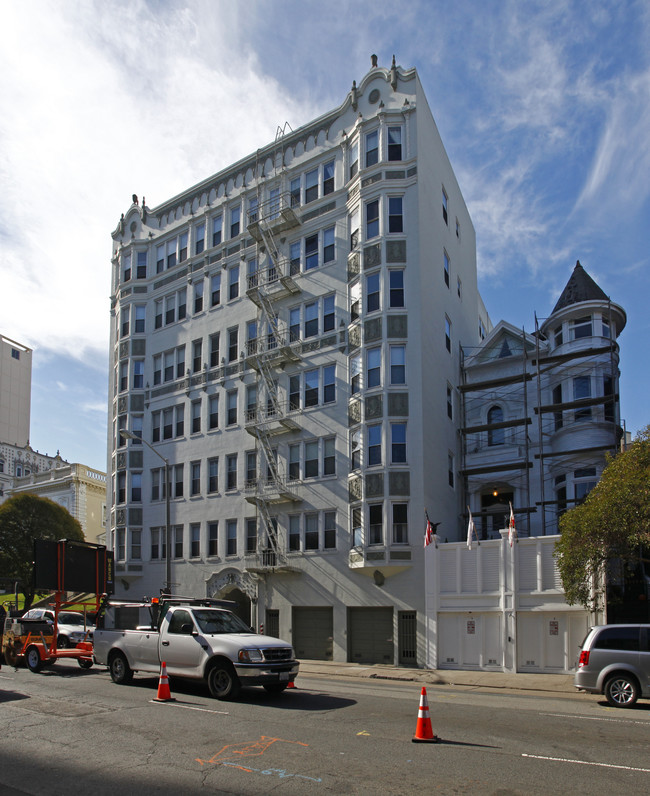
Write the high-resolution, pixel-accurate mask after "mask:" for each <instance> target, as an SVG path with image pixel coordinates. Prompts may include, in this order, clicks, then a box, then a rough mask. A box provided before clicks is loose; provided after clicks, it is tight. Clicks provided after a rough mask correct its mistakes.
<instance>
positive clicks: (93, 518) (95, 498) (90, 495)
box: [11, 459, 106, 544]
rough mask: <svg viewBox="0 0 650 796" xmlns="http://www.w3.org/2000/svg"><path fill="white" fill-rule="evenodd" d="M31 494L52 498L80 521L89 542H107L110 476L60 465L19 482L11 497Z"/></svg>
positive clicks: (14, 483)
mask: <svg viewBox="0 0 650 796" xmlns="http://www.w3.org/2000/svg"><path fill="white" fill-rule="evenodd" d="M24 492H28V493H30V494H32V495H38V496H39V497H44V498H49V499H50V500H53V501H54V502H55V503H58V504H59V505H60V506H63V508H65V509H67V510H68V511H69V512H70V514H72V516H73V517H74V518H75V519H77V520H79V523H80V524H81V529H82V530H83V532H84V536H85V538H86V541H87V542H92V543H93V544H103V543H104V541H105V515H106V474H105V473H102V472H100V471H99V470H93V469H92V468H91V467H86V465H85V464H68V463H67V462H64V461H63V460H61V459H59V463H58V464H57V465H56V466H55V467H52V468H51V469H48V470H45V471H43V472H36V471H33V472H30V473H29V474H27V475H23V476H22V477H19V478H15V479H14V481H13V488H12V489H11V495H17V494H21V493H24Z"/></svg>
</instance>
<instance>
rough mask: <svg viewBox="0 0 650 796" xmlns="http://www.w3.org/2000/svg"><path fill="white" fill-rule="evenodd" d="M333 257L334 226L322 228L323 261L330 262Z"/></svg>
mask: <svg viewBox="0 0 650 796" xmlns="http://www.w3.org/2000/svg"><path fill="white" fill-rule="evenodd" d="M333 259H334V227H330V228H329V229H326V230H323V262H324V263H331V262H332V260H333Z"/></svg>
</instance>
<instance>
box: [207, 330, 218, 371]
mask: <svg viewBox="0 0 650 796" xmlns="http://www.w3.org/2000/svg"><path fill="white" fill-rule="evenodd" d="M209 352H210V367H211V368H216V367H218V365H219V332H216V334H211V335H210V347H209Z"/></svg>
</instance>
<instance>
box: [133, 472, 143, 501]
mask: <svg viewBox="0 0 650 796" xmlns="http://www.w3.org/2000/svg"><path fill="white" fill-rule="evenodd" d="M131 502H132V503H141V502H142V473H131Z"/></svg>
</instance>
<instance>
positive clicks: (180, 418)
mask: <svg viewBox="0 0 650 796" xmlns="http://www.w3.org/2000/svg"><path fill="white" fill-rule="evenodd" d="M184 433H185V407H184V406H177V407H176V436H177V437H182V436H183V434H184Z"/></svg>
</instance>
